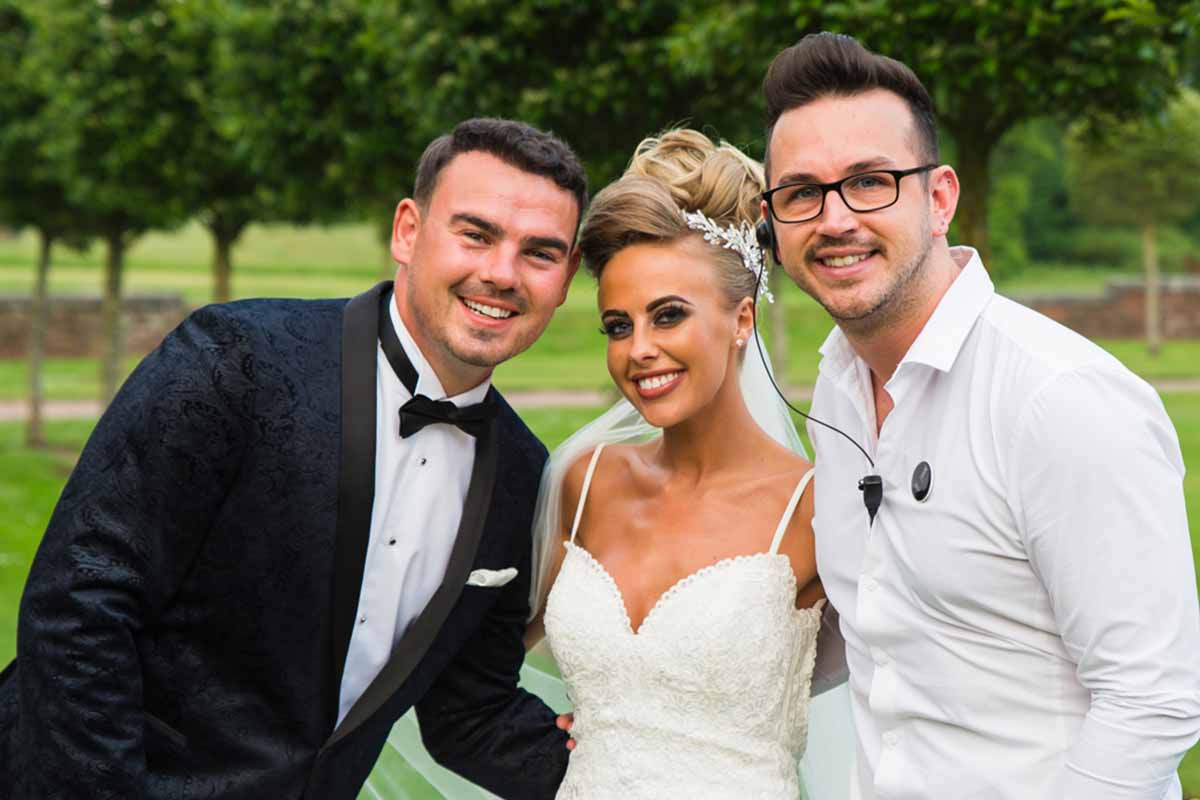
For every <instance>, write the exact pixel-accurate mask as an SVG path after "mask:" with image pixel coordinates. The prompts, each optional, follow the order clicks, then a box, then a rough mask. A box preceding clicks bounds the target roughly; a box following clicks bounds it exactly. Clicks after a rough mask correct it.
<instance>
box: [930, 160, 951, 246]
mask: <svg viewBox="0 0 1200 800" xmlns="http://www.w3.org/2000/svg"><path fill="white" fill-rule="evenodd" d="M929 201H930V207H931V209H932V212H933V235H934V236H942V237H945V235H946V232H947V231H948V230H950V223H951V222H953V221H954V212H955V211H956V210H957V209H958V175H957V174H956V173H955V172H954V167H951V166H941V167H938V168H937V169H936V170H934V172H933V174H932V175H931V176H930V177H929Z"/></svg>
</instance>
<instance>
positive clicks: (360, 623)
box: [358, 617, 367, 625]
mask: <svg viewBox="0 0 1200 800" xmlns="http://www.w3.org/2000/svg"><path fill="white" fill-rule="evenodd" d="M366 621H367V618H366V617H359V618H358V624H359V625H362V624H364V623H366Z"/></svg>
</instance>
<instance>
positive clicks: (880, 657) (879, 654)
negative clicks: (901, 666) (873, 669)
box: [874, 648, 891, 667]
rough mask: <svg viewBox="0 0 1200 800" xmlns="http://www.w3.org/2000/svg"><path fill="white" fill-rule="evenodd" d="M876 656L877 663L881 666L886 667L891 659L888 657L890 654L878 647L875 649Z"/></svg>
mask: <svg viewBox="0 0 1200 800" xmlns="http://www.w3.org/2000/svg"><path fill="white" fill-rule="evenodd" d="M874 656H875V664H876V665H877V666H880V667H886V666H887V665H888V662H889V661H891V659H890V658H888V654H887V653H885V652H883V651H882V650H880V649H878V648H876V649H875V652H874Z"/></svg>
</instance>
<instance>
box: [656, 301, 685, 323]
mask: <svg viewBox="0 0 1200 800" xmlns="http://www.w3.org/2000/svg"><path fill="white" fill-rule="evenodd" d="M687 316H688V310H687V309H686V308H684V307H683V306H663V307H662V308H660V309H658V311H657V312H655V314H654V323H655V324H656V325H674V324H675V323H677V322H682V321H683V320H684V319H685V318H686V317H687Z"/></svg>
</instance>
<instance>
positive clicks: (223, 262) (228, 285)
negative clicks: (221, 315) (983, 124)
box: [213, 232, 233, 303]
mask: <svg viewBox="0 0 1200 800" xmlns="http://www.w3.org/2000/svg"><path fill="white" fill-rule="evenodd" d="M232 251H233V242H232V241H231V240H230V239H229V237H227V236H225V235H223V233H218V232H214V233H213V302H214V303H228V302H229V301H230V299H231V298H232V297H233V279H232V276H233V259H232Z"/></svg>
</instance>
